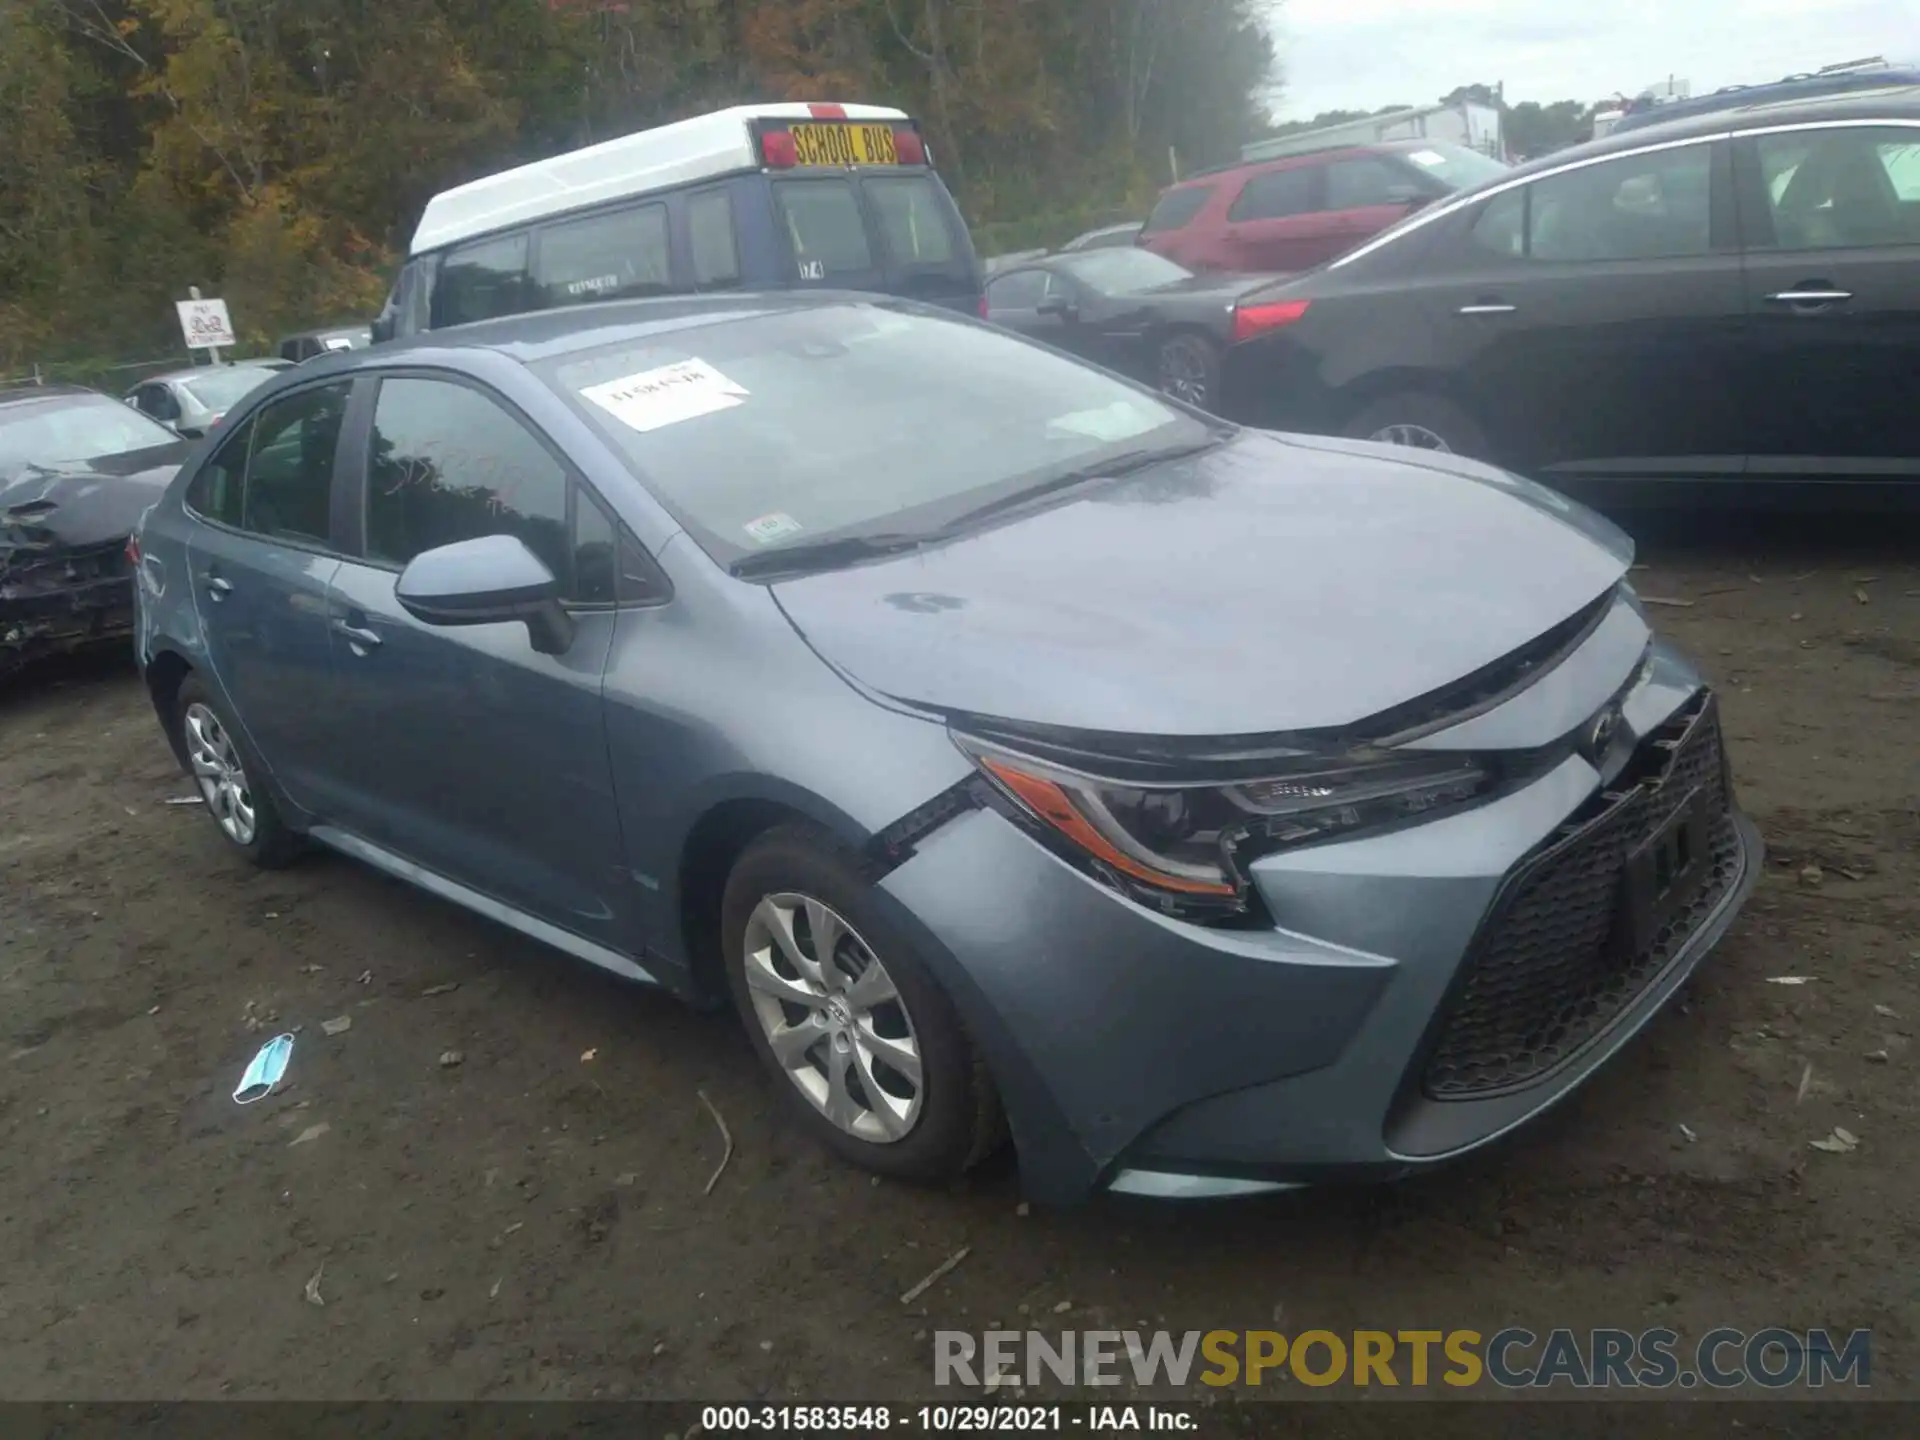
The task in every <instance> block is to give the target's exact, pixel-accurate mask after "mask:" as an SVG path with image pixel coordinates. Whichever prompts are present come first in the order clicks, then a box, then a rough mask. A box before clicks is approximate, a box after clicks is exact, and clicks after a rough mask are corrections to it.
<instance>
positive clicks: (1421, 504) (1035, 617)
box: [132, 292, 1760, 1201]
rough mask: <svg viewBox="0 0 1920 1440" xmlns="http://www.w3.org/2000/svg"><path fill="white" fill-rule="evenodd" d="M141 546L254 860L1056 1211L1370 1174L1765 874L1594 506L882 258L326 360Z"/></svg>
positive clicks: (145, 608) (1446, 1122)
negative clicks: (689, 1008)
mask: <svg viewBox="0 0 1920 1440" xmlns="http://www.w3.org/2000/svg"><path fill="white" fill-rule="evenodd" d="M217 439H218V443H216V444H214V445H211V446H202V447H201V449H200V452H199V453H198V454H197V455H196V456H195V457H194V458H193V459H192V460H190V461H189V462H188V464H187V466H186V468H185V469H184V471H183V472H182V474H181V476H180V477H179V479H178V480H177V481H176V482H175V483H174V485H173V486H172V487H171V488H170V489H169V490H168V492H167V494H166V497H165V499H164V500H162V501H161V502H160V503H159V504H158V505H157V506H156V507H155V508H154V509H153V510H152V511H150V512H149V513H148V515H147V516H146V518H145V521H144V523H143V524H142V525H141V527H140V528H139V530H138V532H137V533H136V535H135V536H134V540H133V547H132V552H133V553H134V555H135V556H136V557H137V558H136V562H135V564H136V573H137V575H138V577H139V623H138V634H137V639H136V648H137V653H138V655H139V659H140V663H141V666H142V668H143V670H144V673H145V677H146V683H147V685H148V686H149V688H150V689H151V691H152V695H153V701H154V705H155V709H156V712H157V714H158V716H159V718H160V721H161V724H162V726H163V727H164V730H165V733H166V736H167V739H168V741H169V742H170V743H171V744H172V746H173V747H174V750H175V752H176V753H177V755H178V756H179V759H180V762H181V764H182V765H183V766H184V767H185V768H186V769H187V771H188V772H189V773H190V774H191V775H192V776H193V777H194V779H195V781H196V782H197V783H198V785H199V787H200V792H201V794H202V795H203V796H204V797H205V799H206V801H207V804H206V813H207V815H208V817H209V820H210V823H211V825H212V826H213V827H215V828H214V831H213V833H214V834H216V835H218V836H219V837H220V839H221V842H222V843H224V844H226V845H228V846H230V847H231V848H232V849H233V850H234V851H235V852H236V853H237V854H238V855H243V856H245V857H247V858H249V859H251V860H253V861H255V862H257V863H260V864H263V865H278V864H285V863H287V862H288V861H290V860H292V859H293V858H294V857H295V856H296V855H297V854H298V852H299V850H300V849H301V847H302V846H303V845H306V844H319V845H324V846H327V847H330V848H331V849H334V850H337V851H340V852H342V853H344V854H346V855H350V856H353V857H356V858H358V859H360V860H362V861H364V862H366V863H368V864H370V865H373V866H375V867H377V868H379V869H381V870H384V871H386V872H388V873H390V874H393V875H396V876H399V877H402V878H404V879H406V880H407V881H409V882H411V883H413V884H415V885H418V886H420V887H422V888H424V889H426V890H428V891H431V892H433V893H434V894H436V895H440V896H443V897H446V898H449V899H452V900H454V901H456V902H458V903H461V904H464V905H467V906H469V907H471V908H472V909H474V910H476V911H478V912H480V913H481V914H484V915H487V916H491V917H493V918H494V919H496V920H499V921H502V922H504V923H505V924H508V925H511V926H513V927H515V928H517V929H519V930H520V931H522V932H524V933H525V934H527V935H530V936H532V937H534V938H536V939H538V940H540V941H543V942H545V943H547V944H550V945H554V946H558V947H559V948H560V949H562V950H565V951H568V952H570V953H572V954H574V955H576V956H578V957H580V958H582V959H585V960H588V961H591V962H593V963H595V964H598V965H601V966H603V967H605V968H607V969H609V970H612V971H615V972H617V973H619V974H621V975H625V976H628V977H631V978H632V979H634V980H637V981H643V982H647V983H651V984H656V985H661V986H664V987H666V988H667V989H669V990H671V991H673V992H675V993H676V994H679V995H681V996H683V997H685V998H686V999H688V1000H689V1001H692V1002H694V1003H696V1004H703V1005H706V1004H711V1005H720V1004H727V1003H729V1002H730V1003H731V1004H732V1005H733V1006H734V1007H735V1008H736V1009H737V1011H738V1013H739V1015H740V1017H741V1020H742V1022H743V1024H744V1025H745V1027H746V1030H747V1033H748V1034H749V1036H751V1038H752V1042H753V1045H754V1048H755V1050H756V1051H757V1052H758V1054H759V1056H760V1058H761V1060H762V1061H763V1062H764V1064H765V1066H766V1069H767V1071H768V1073H769V1074H770V1075H771V1076H772V1077H773V1079H774V1084H775V1085H776V1086H777V1087H778V1088H779V1089H780V1090H781V1091H782V1092H784V1093H785V1094H786V1095H787V1096H788V1097H789V1098H790V1100H791V1102H792V1117H793V1123H794V1124H796V1125H798V1126H801V1127H804V1128H805V1129H807V1130H808V1131H810V1132H811V1133H813V1134H814V1135H816V1136H817V1137H818V1138H819V1139H820V1140H821V1141H822V1142H824V1143H825V1144H827V1145H830V1146H833V1147H835V1148H836V1149H838V1150H839V1151H840V1153H842V1154H843V1155H845V1156H847V1157H849V1158H850V1159H852V1160H854V1161H856V1162H857V1163H859V1164H862V1165H865V1166H868V1167H870V1168H872V1169H874V1170H876V1171H881V1172H884V1173H888V1174H893V1175H898V1176H903V1177H912V1178H920V1179H938V1178H943V1177H948V1176H951V1175H954V1174H956V1173H957V1172H959V1171H961V1170H962V1169H964V1168H965V1167H967V1166H968V1165H970V1164H971V1163H973V1162H974V1161H976V1160H978V1159H980V1158H981V1157H982V1156H983V1155H985V1154H987V1153H988V1152H989V1151H991V1150H992V1149H993V1148H994V1147H995V1146H996V1145H997V1144H998V1143H999V1142H1000V1141H1001V1139H1002V1137H1003V1136H1004V1135H1006V1134H1007V1133H1009V1132H1010V1133H1011V1137H1012V1141H1013V1144H1014V1146H1015V1147H1016V1148H1017V1150H1018V1152H1019V1161H1020V1167H1021V1172H1022V1175H1023V1179H1024V1183H1025V1185H1026V1186H1027V1188H1028V1191H1029V1193H1031V1194H1032V1195H1033V1196H1035V1197H1036V1198H1038V1199H1043V1200H1049V1201H1070V1200H1074V1199H1078V1198H1080V1197H1083V1196H1086V1195H1088V1194H1089V1193H1091V1192H1094V1191H1097V1190H1101V1189H1107V1190H1119V1191H1128V1192H1133V1193H1142V1194H1152V1195H1203V1194H1211V1195H1219V1194H1231V1193H1238V1192H1245V1191H1248V1190H1257V1189H1262V1188H1273V1187H1276V1186H1284V1185H1290V1184H1298V1183H1303V1182H1308V1181H1312V1180H1316V1179H1323V1178H1329V1177H1357V1176H1372V1177H1392V1176H1399V1175H1404V1174H1406V1173H1408V1172H1411V1171H1417V1170H1422V1169H1425V1168H1427V1167H1429V1166H1432V1165H1435V1164H1437V1163H1439V1162H1441V1161H1444V1160H1447V1159H1449V1158H1451V1157H1453V1156H1457V1155H1459V1154H1461V1153H1463V1152H1465V1151H1469V1150H1472V1149H1474V1148H1476V1147H1478V1146H1481V1145H1484V1144H1486V1143H1487V1142H1488V1141H1490V1140H1492V1139H1494V1138H1495V1137H1496V1136H1499V1135H1503V1134H1505V1133H1506V1132H1507V1131H1509V1130H1511V1129H1513V1128H1514V1127H1515V1126H1517V1125H1519V1124H1521V1123H1522V1122H1524V1121H1526V1120H1528V1119H1530V1118H1532V1117H1533V1116H1535V1115H1538V1114H1539V1113H1540V1112H1541V1111H1543V1110H1545V1109H1546V1108H1547V1107H1548V1106H1550V1105H1552V1104H1554V1103H1555V1102H1556V1101H1558V1100H1560V1099H1561V1098H1563V1097H1564V1096H1565V1095H1567V1094H1568V1093H1569V1092H1570V1091H1571V1090H1573V1089H1574V1088H1575V1087H1576V1086H1578V1085H1579V1084H1580V1083H1581V1082H1582V1081H1584V1080H1585V1079H1586V1078H1587V1077H1588V1076H1590V1075H1591V1074H1592V1073H1593V1072H1594V1071H1595V1070H1596V1069H1597V1068H1598V1067H1599V1066H1600V1065H1601V1064H1603V1063H1604V1062H1605V1061H1606V1060H1607V1059H1608V1058H1609V1057H1611V1056H1612V1055H1613V1054H1615V1053H1616V1052H1617V1051H1618V1050H1619V1049H1620V1048H1621V1047H1622V1046H1623V1045H1624V1044H1625V1043H1626V1042H1627V1040H1628V1039H1629V1037H1631V1036H1632V1035H1633V1034H1634V1032H1636V1031H1637V1030H1639V1029H1640V1027H1641V1026H1642V1025H1644V1024H1645V1023H1646V1022H1647V1021H1648V1020H1649V1019H1650V1018H1651V1017H1652V1016H1653V1015H1654V1014H1655V1013H1656V1012H1657V1011H1658V1010H1659V1009H1660V1007H1661V1006H1662V1005H1663V1004H1665V1003H1666V1001H1667V1000H1668V999H1669V998H1670V997H1671V996H1672V995H1673V993H1674V992H1675V990H1676V989H1677V988H1678V987H1679V986H1680V984H1681V983H1682V982H1683V981H1684V980H1685V979H1686V978H1687V976H1688V974H1689V973H1690V972H1691V971H1692V970H1693V969H1694V967H1695V966H1696V965H1698V964H1699V963H1700V961H1701V959H1702V958H1703V957H1704V956H1705V955H1706V954H1707V953H1708V950H1709V949H1710V947H1711V946H1712V945H1713V944H1714V942H1715V941H1716V940H1717V939H1718V938H1719V936H1720V935H1721V933H1722V932H1723V931H1724V930H1725V929H1726V927H1727V925H1728V924H1729V923H1730V921H1731V920H1732V918H1733V916H1734V914H1735V912H1736V910H1737V909H1738V908H1739V906H1740V904H1741V902H1742V901H1743V900H1744V898H1745V897H1746V895H1747V893H1748V891H1749V889H1750V888H1751V887H1752V885H1753V883H1754V880H1755V877H1756V876H1757V875H1758V873H1759V868H1760V845H1759V841H1758V838H1757V836H1756V834H1755V832H1754V830H1753V827H1752V826H1751V825H1750V824H1749V823H1748V822H1747V820H1746V819H1745V818H1744V817H1743V816H1742V815H1741V814H1740V813H1739V811H1738V810H1737V809H1736V808H1735V807H1734V802H1733V793H1732V785H1731V781H1730V779H1729V776H1728V769H1727V762H1726V755H1725V752H1724V750H1723V748H1722V739H1721V731H1720V722H1719V716H1718V711H1717V707H1716V704H1715V698H1714V694H1713V692H1712V691H1711V690H1710V689H1709V688H1708V687H1707V685H1706V684H1705V682H1704V681H1703V680H1702V679H1701V677H1700V675H1699V673H1698V672H1696V671H1695V670H1694V669H1693V667H1692V666H1691V665H1689V664H1688V663H1687V661H1686V660H1685V659H1684V658H1683V657H1682V656H1680V655H1679V654H1678V653H1676V652H1675V651H1674V650H1673V649H1672V648H1671V647H1670V646H1668V645H1667V644H1666V643H1665V642H1664V641H1662V640H1660V639H1659V638H1658V637H1656V636H1655V635H1654V634H1653V632H1652V630H1651V628H1650V627H1649V625H1648V621H1647V616H1646V613H1645V612H1644V610H1643V609H1642V606H1641V603H1640V601H1639V600H1638V599H1637V598H1636V597H1635V595H1634V593H1633V590H1632V587H1631V586H1630V584H1629V583H1628V574H1627V571H1628V566H1629V561H1630V560H1631V558H1632V554H1631V548H1630V546H1629V544H1628V543H1627V541H1626V540H1625V538H1624V537H1623V536H1621V535H1620V533H1619V532H1618V531H1616V530H1615V529H1614V528H1613V527H1611V526H1610V525H1608V524H1607V523H1606V522H1604V521H1602V520H1600V519H1598V518H1596V517H1595V516H1593V515H1591V514H1590V513H1588V512H1586V511H1584V510H1582V509H1580V508H1578V507H1576V506H1574V505H1572V504H1570V503H1568V502H1566V501H1564V500H1562V499H1560V498H1559V497H1558V496H1557V495H1555V494H1553V493H1552V492H1550V491H1547V490H1544V489H1541V488H1540V487H1538V486H1536V485H1533V484H1530V483H1528V482H1526V481H1523V480H1519V479H1516V478H1514V477H1513V476H1511V475H1508V474H1505V473H1503V472H1501V471H1499V470H1495V469H1492V468H1490V467H1488V466H1486V465H1480V464H1475V463H1474V462H1472V461H1467V460H1461V459H1456V458H1454V457H1451V456H1442V455H1415V454H1411V453H1409V452H1406V451H1401V450H1395V449H1390V448H1388V447H1383V446H1373V445H1368V444H1363V443H1357V442H1350V441H1340V440H1319V439H1306V438H1300V437H1291V436H1281V435H1274V434H1264V433H1261V432H1257V431H1247V430H1240V429H1237V428H1235V427H1234V426H1231V425H1228V424H1226V423H1224V422H1221V421H1218V420H1214V419H1212V418H1210V417H1208V416H1206V415H1204V414H1202V413H1200V412H1198V411H1195V410H1192V409H1190V408H1188V407H1186V406H1184V405H1182V404H1180V403H1179V402H1177V401H1174V400H1170V399H1168V398H1166V397H1164V396H1161V395H1158V394H1156V393H1155V392H1154V391H1152V390H1150V389H1148V388H1146V387H1144V386H1141V385H1136V384H1134V383H1132V382H1130V381H1126V380H1122V379H1119V378H1117V377H1115V376H1113V375H1110V374H1108V373H1106V372H1104V371H1101V370H1097V369H1094V368H1092V367H1090V366H1088V365H1086V364H1084V363H1082V362H1080V361H1078V360H1075V359H1071V358H1069V357H1067V356H1064V355H1062V354H1060V353H1058V352H1056V351H1053V350H1050V349H1047V348H1044V347H1042V346H1039V345H1036V344H1034V343H1032V342H1030V341H1027V340H1024V339H1021V338H1019V337H1017V336H1015V335H1012V334H1009V333H1008V332H1006V331H1003V330H1000V329H997V328H995V327H991V326H988V325H985V324H982V323H980V322H978V321H975V320H972V319H968V318H963V317H959V316H955V315H953V314H951V313H947V312H943V311H937V310H934V309H931V308H928V307H922V306H919V305H915V304H912V303H909V302H905V301H891V300H886V299H882V298H877V297H873V296H864V297H861V296H852V295H843V294H833V293H829V292H816V293H811V294H795V293H791V292H789V293H781V294H761V295H754V294H735V295H726V296H720V295H713V296H702V297H687V298H680V299H673V300H657V301H642V302H619V303H610V304H605V305H595V306H583V307H577V308H570V309H566V310H558V311H550V312H546V313H541V314H533V315H523V316H519V317H515V318H511V319H503V320H497V321H488V322H485V323H482V324H476V325H467V326H461V327H458V328H455V329H450V330H446V331H440V332H434V333H432V334H429V335H427V336H423V337H421V338H420V339H418V340H413V341H406V342H402V343H399V344H395V345H383V346H376V347H374V348H372V349H370V350H356V351H353V352H351V353H348V354H342V355H334V356H327V357H323V358H320V359H317V360H313V361H310V362H308V363H307V364H305V365H302V366H301V367H300V368H299V369H298V370H296V371H294V372H292V373H289V374H287V375H283V376H281V377H279V378H278V379H276V380H274V381H273V382H271V383H270V384H269V385H267V386H266V387H264V388H263V389H262V390H261V391H259V392H258V393H256V394H255V395H252V396H249V397H248V398H247V399H246V400H245V401H244V402H243V403H242V405H241V407H240V408H239V409H237V410H236V411H235V412H234V413H233V414H232V415H231V416H229V418H228V421H227V423H226V424H225V425H223V426H222V431H221V434H220V436H218V437H217Z"/></svg>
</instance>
